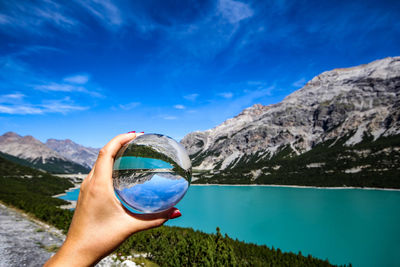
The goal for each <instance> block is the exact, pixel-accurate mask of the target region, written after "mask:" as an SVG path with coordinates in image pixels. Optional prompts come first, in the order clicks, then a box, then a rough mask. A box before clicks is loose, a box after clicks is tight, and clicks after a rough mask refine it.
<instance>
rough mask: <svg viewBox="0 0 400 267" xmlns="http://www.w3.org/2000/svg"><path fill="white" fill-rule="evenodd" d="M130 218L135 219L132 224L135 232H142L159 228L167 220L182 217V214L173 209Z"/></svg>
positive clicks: (133, 215) (134, 215)
mask: <svg viewBox="0 0 400 267" xmlns="http://www.w3.org/2000/svg"><path fill="white" fill-rule="evenodd" d="M131 216H132V217H134V218H135V219H136V220H135V221H136V222H134V224H135V228H136V229H137V231H143V230H147V229H151V228H155V227H158V226H161V225H163V224H164V223H165V222H166V221H168V220H169V219H175V218H178V217H180V216H182V213H181V212H180V211H179V210H178V209H177V208H175V207H174V208H170V209H168V210H165V211H162V212H159V213H151V214H131Z"/></svg>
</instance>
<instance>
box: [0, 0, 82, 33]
mask: <svg viewBox="0 0 400 267" xmlns="http://www.w3.org/2000/svg"><path fill="white" fill-rule="evenodd" d="M3 12H4V13H6V14H1V15H0V25H2V27H0V30H2V31H7V33H9V34H11V35H16V34H19V33H18V32H17V31H15V30H23V31H26V32H29V33H31V34H35V35H41V34H43V33H44V31H43V30H42V29H41V28H43V27H45V26H47V25H51V26H53V27H57V28H60V29H62V30H67V31H71V30H72V29H73V28H74V27H75V26H77V25H79V24H80V23H79V22H78V21H77V20H76V19H75V18H73V17H71V16H70V15H68V14H67V13H68V12H67V10H66V9H65V8H64V7H63V6H62V5H60V4H58V3H56V2H54V1H51V0H47V1H42V2H37V1H10V2H9V3H7V2H5V3H4V6H3ZM46 33H47V32H46Z"/></svg>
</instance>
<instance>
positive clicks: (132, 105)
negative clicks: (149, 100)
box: [119, 102, 140, 110]
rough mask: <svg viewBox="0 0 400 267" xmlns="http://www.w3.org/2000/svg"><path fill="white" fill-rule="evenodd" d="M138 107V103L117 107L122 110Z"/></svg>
mask: <svg viewBox="0 0 400 267" xmlns="http://www.w3.org/2000/svg"><path fill="white" fill-rule="evenodd" d="M139 105H140V103H139V102H131V103H128V104H121V105H119V107H120V108H122V109H123V110H131V109H133V108H136V107H137V106H139Z"/></svg>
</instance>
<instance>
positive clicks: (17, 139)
mask: <svg viewBox="0 0 400 267" xmlns="http://www.w3.org/2000/svg"><path fill="white" fill-rule="evenodd" d="M0 152H2V153H5V154H6V155H3V157H6V158H7V159H8V160H11V161H14V162H16V163H19V164H22V165H25V166H29V167H34V168H36V169H42V170H45V171H48V172H51V173H79V172H80V173H87V172H89V171H90V169H89V168H87V167H85V166H82V165H80V164H77V163H75V162H72V161H70V160H68V159H66V158H65V157H63V156H61V155H60V154H59V153H57V152H55V151H54V150H52V149H50V148H49V147H47V146H46V145H45V144H43V143H42V142H40V141H39V140H37V139H35V138H34V137H32V136H30V135H27V136H23V137H22V136H20V135H18V134H16V133H13V132H7V133H5V134H4V135H2V136H0Z"/></svg>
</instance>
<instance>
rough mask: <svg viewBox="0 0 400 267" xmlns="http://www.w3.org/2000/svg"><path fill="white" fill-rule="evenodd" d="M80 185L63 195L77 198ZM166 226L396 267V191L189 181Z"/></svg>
mask: <svg viewBox="0 0 400 267" xmlns="http://www.w3.org/2000/svg"><path fill="white" fill-rule="evenodd" d="M78 191H79V190H76V191H71V192H68V193H67V195H66V196H64V197H61V198H63V199H70V200H76V199H77V197H78ZM177 207H178V208H179V209H180V210H181V211H182V217H180V218H179V219H175V220H170V221H169V222H168V223H167V225H175V226H182V227H192V228H194V229H198V230H202V231H205V232H208V233H213V232H215V228H216V227H217V226H218V227H220V228H221V232H223V233H227V234H228V235H229V236H230V237H233V238H238V239H239V240H243V241H246V242H253V243H257V244H266V245H268V246H270V247H271V246H274V247H275V248H280V249H282V250H283V251H292V252H295V253H297V252H298V251H301V252H302V254H303V255H307V254H311V255H313V256H316V257H318V258H321V259H326V258H327V259H328V260H329V261H330V262H331V263H335V264H346V263H350V262H351V263H352V264H353V266H400V227H399V226H400V192H399V191H382V190H361V189H314V188H289V187H265V186H191V187H190V188H189V190H188V192H187V193H186V196H185V197H184V198H183V199H182V201H181V202H180V203H178V205H177Z"/></svg>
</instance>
